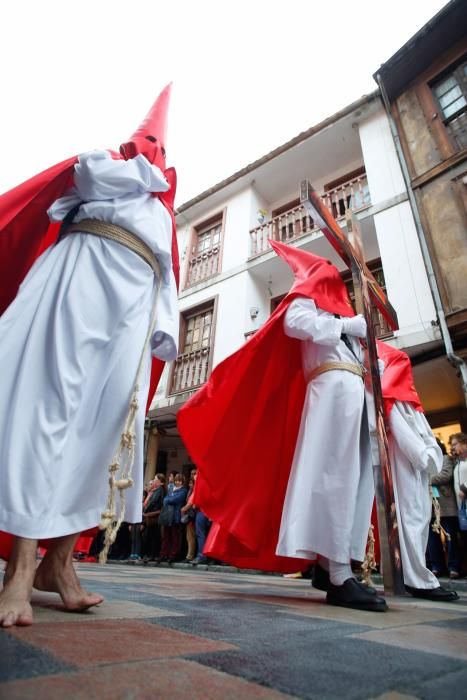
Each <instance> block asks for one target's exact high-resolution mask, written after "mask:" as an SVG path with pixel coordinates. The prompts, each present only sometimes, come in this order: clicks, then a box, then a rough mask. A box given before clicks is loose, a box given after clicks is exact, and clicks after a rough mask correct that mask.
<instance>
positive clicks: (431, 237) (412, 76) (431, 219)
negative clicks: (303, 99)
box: [374, 0, 467, 432]
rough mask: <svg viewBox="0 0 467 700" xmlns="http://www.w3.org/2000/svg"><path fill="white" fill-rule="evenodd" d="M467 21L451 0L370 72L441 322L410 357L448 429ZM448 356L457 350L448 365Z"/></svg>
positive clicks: (463, 176) (464, 9)
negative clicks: (434, 339) (434, 337)
mask: <svg viewBox="0 0 467 700" xmlns="http://www.w3.org/2000/svg"><path fill="white" fill-rule="evenodd" d="M466 27H467V3H465V2H463V1H462V0H453V1H452V2H449V3H448V4H447V5H446V6H445V7H443V8H442V10H441V11H440V12H439V13H438V14H437V15H435V16H434V17H433V18H432V19H431V20H430V21H429V22H428V23H427V24H426V25H425V26H424V27H422V29H421V30H420V31H419V32H417V34H416V35H415V36H413V37H412V38H411V39H410V40H409V41H408V42H407V43H406V44H405V45H404V46H403V47H401V48H400V49H399V51H397V53H396V54H394V56H392V57H391V58H390V59H389V60H388V61H386V63H384V64H383V65H382V66H381V67H380V69H379V70H378V71H377V72H376V73H375V75H374V77H375V79H376V81H377V83H378V84H379V86H380V89H381V93H382V97H383V98H384V100H385V104H386V108H387V112H388V116H389V117H390V119H391V121H392V126H393V131H394V134H395V142H396V146H397V147H398V151H399V159H400V162H401V165H402V167H403V170H405V174H406V178H405V180H406V185H407V191H408V192H409V195H410V196H411V200H412V208H413V211H414V213H415V217H416V219H417V218H418V234H419V237H420V239H421V240H422V245H423V239H424V242H425V243H426V260H425V262H426V266H427V269H428V270H429V271H430V267H432V271H433V274H432V278H431V283H432V291H433V296H434V298H435V303H436V297H438V302H437V318H438V321H439V322H440V327H441V329H442V330H443V326H444V330H443V333H442V336H443V337H442V339H441V340H440V342H438V343H435V344H434V345H431V346H429V347H427V348H424V349H423V350H422V351H421V352H420V353H418V355H417V357H416V358H414V361H415V362H416V363H417V368H418V374H419V377H420V379H421V380H422V379H423V381H422V384H424V385H425V397H426V401H425V409H426V410H427V411H428V412H429V414H430V417H431V421H432V424H433V425H435V426H443V425H444V426H446V430H448V429H451V428H452V430H451V432H453V431H454V428H455V427H456V426H457V429H460V427H461V426H462V427H463V429H464V430H465V429H466V427H467V415H466V410H465V408H466V407H465V401H466V397H465V395H464V396H463V393H462V392H463V390H464V392H465V391H466V383H467V365H466V360H467V32H466ZM449 355H454V356H455V357H454V358H453V360H454V361H453V363H452V364H450V363H449V362H448V361H447V356H449ZM449 426H451V428H449Z"/></svg>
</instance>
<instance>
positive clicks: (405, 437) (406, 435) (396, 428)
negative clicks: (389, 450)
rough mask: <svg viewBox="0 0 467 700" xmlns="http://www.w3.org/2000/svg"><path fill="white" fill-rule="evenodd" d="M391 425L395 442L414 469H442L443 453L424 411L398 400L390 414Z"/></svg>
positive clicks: (434, 472)
mask: <svg viewBox="0 0 467 700" xmlns="http://www.w3.org/2000/svg"><path fill="white" fill-rule="evenodd" d="M389 425H390V429H391V434H392V437H393V440H394V442H395V443H397V445H398V447H399V449H400V451H401V452H402V453H403V454H404V455H405V456H406V457H407V459H408V460H409V461H410V463H411V464H412V466H413V468H414V469H417V470H418V471H425V470H427V471H429V472H430V473H431V474H437V473H438V472H440V471H441V469H442V466H443V453H442V452H441V449H440V448H439V447H438V444H437V442H436V439H435V437H434V435H433V433H432V432H431V428H430V426H429V424H428V421H427V420H426V418H425V416H424V415H423V413H421V412H420V411H416V410H415V409H414V408H413V407H412V406H411V405H410V404H409V403H406V402H402V401H396V402H395V404H394V406H393V407H392V409H391V413H390V414H389Z"/></svg>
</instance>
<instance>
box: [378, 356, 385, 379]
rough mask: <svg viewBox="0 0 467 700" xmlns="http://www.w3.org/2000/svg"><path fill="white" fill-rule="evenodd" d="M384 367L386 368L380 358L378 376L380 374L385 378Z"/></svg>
mask: <svg viewBox="0 0 467 700" xmlns="http://www.w3.org/2000/svg"><path fill="white" fill-rule="evenodd" d="M384 367H385V365H384V362H383V360H380V359H379V358H378V374H379V376H380V377H382V376H383V372H384Z"/></svg>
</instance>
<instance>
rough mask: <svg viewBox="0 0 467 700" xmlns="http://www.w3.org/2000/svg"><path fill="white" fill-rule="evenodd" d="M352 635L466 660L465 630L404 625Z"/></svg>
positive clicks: (466, 633) (466, 636)
mask: <svg viewBox="0 0 467 700" xmlns="http://www.w3.org/2000/svg"><path fill="white" fill-rule="evenodd" d="M352 636H354V637H356V638H358V639H365V640H367V641H370V642H378V643H379V644H388V645H390V646H396V647H398V648H403V649H416V650H417V651H425V652H430V653H432V654H440V655H441V656H449V657H450V658H453V659H463V660H467V631H459V630H454V629H449V628H448V629H446V628H443V627H435V626H430V625H423V626H420V625H406V626H405V627H402V628H400V627H399V628H398V629H391V630H388V629H385V630H373V631H371V632H361V633H357V634H355V635H352ZM466 690H467V689H466Z"/></svg>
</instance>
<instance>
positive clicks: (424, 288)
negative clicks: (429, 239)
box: [374, 202, 436, 344]
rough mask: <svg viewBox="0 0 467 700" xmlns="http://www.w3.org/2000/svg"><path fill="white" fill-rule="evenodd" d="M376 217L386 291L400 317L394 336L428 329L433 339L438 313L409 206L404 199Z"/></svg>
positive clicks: (427, 331) (430, 337)
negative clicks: (433, 322) (397, 329)
mask: <svg viewBox="0 0 467 700" xmlns="http://www.w3.org/2000/svg"><path fill="white" fill-rule="evenodd" d="M374 220H375V226H376V236H377V238H378V244H379V249H380V252H381V260H382V262H383V269H384V277H385V280H386V289H387V294H388V297H389V299H390V300H391V303H392V305H393V306H394V308H395V309H396V311H397V315H398V318H399V328H400V330H399V331H396V333H395V335H396V337H398V336H399V337H401V336H408V335H410V334H413V333H419V332H420V331H425V332H426V333H427V334H428V336H429V337H427V338H426V339H425V340H428V339H429V340H431V339H432V336H433V326H432V323H431V322H432V321H433V320H435V319H436V313H435V308H434V304H433V300H432V297H431V292H430V287H429V284H428V278H427V275H426V271H425V266H424V263H423V258H422V254H421V250H420V245H419V242H418V238H417V234H416V230H415V224H414V220H413V216H412V211H411V209H410V205H409V203H408V202H402V203H401V204H398V205H396V206H393V207H390V208H389V209H386V210H385V211H382V212H380V213H378V214H375V217H374ZM419 342H420V341H419ZM410 344H412V343H410Z"/></svg>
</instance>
